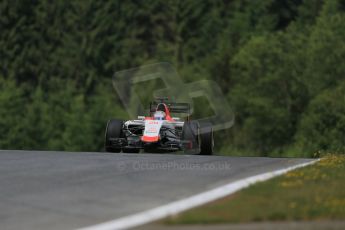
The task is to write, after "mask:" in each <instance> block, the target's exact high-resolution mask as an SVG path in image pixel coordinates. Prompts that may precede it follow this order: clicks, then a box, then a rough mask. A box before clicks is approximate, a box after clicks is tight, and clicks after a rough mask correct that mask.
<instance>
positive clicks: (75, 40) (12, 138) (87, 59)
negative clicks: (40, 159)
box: [0, 0, 345, 155]
mask: <svg viewBox="0 0 345 230" xmlns="http://www.w3.org/2000/svg"><path fill="white" fill-rule="evenodd" d="M344 6H345V3H344V1H343V0H334V1H323V0H317V1H313V2H311V1H307V0H288V1H273V0H262V1H250V0H244V1H243V0H215V1H202V2H198V1H193V0H187V1H182V0H178V1H175V0H168V1H163V0H148V1H145V2H144V1H134V0H133V1H126V2H124V1H102V2H97V1H92V0H88V1H57V2H51V1H48V0H37V1H20V2H19V1H14V2H13V1H9V0H3V1H1V2H0V28H1V33H0V57H1V58H0V83H1V91H0V118H1V119H0V149H9V148H13V149H14V148H15V149H59V150H73V151H97V150H101V149H102V145H103V132H104V126H105V123H106V120H107V119H109V118H111V117H123V118H125V117H126V116H127V115H126V113H125V111H124V109H123V108H122V106H121V103H120V101H119V99H118V98H117V95H116V94H115V91H114V90H113V89H112V85H111V77H112V75H113V73H114V71H118V70H123V69H128V68H131V67H136V66H139V65H143V64H147V63H153V62H156V61H167V62H171V63H173V64H174V65H175V66H176V67H177V68H178V71H179V73H180V74H181V76H182V78H183V79H184V80H185V81H186V82H191V81H196V80H199V79H201V78H207V79H211V80H214V81H216V82H217V83H218V84H219V85H220V86H221V88H222V90H223V92H224V93H225V94H226V95H227V98H228V100H229V102H231V104H232V105H233V107H234V109H235V111H236V117H237V118H236V124H235V126H234V127H233V128H232V129H231V130H226V131H224V132H222V133H218V134H217V146H218V148H219V149H222V146H224V148H223V151H221V152H223V153H226V151H227V150H226V148H228V147H229V145H230V146H231V148H230V149H232V150H231V151H230V152H229V154H231V153H232V152H233V151H234V152H243V153H248V152H251V153H252V154H253V155H282V154H283V153H284V152H285V151H286V150H289V149H290V148H291V146H292V147H293V149H296V148H297V149H299V150H301V151H302V150H303V151H305V152H307V154H303V155H308V154H310V155H311V154H312V152H313V151H316V150H321V149H324V150H327V149H329V148H330V149H332V150H334V149H335V150H339V151H344V147H343V146H344V140H345V139H344V136H343V125H344V124H343V122H342V120H343V117H342V115H341V113H342V112H343V110H342V109H343V107H342V101H341V100H339V98H341V95H342V94H343V93H344V91H343V87H344V86H343V85H344V81H345V79H344V76H345V67H344V65H343V64H342V62H343V60H344V59H345V45H344V44H345V43H344V41H345V27H344V23H343V22H344V21H345V15H344V9H345V7H344ZM154 87H155V85H154V84H153V83H152V84H150V85H148V86H147V89H149V88H154ZM142 97H143V98H144V99H145V100H146V99H147V95H142ZM337 98H338V100H337ZM333 100H335V101H336V102H333ZM327 108H328V110H327ZM199 115H201V114H199ZM196 116H198V114H196ZM326 117H332V119H333V122H331V123H329V120H328V119H326ZM320 127H324V128H320ZM330 130H332V131H331V132H329V131H330Z"/></svg>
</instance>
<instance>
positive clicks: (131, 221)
mask: <svg viewBox="0 0 345 230" xmlns="http://www.w3.org/2000/svg"><path fill="white" fill-rule="evenodd" d="M317 161H319V159H317V160H313V161H310V162H307V163H303V164H298V165H294V166H291V167H287V168H283V169H279V170H275V171H271V172H267V173H262V174H259V175H255V176H251V177H247V178H244V179H241V180H238V181H234V182H231V183H229V184H226V185H223V186H220V187H218V188H215V189H212V190H209V191H206V192H202V193H199V194H197V195H194V196H191V197H188V198H185V199H182V200H178V201H175V202H172V203H169V204H166V205H163V206H160V207H157V208H153V209H150V210H147V211H143V212H139V213H137V214H133V215H129V216H125V217H122V218H118V219H114V220H111V221H107V222H104V223H100V224H96V225H93V226H89V227H85V228H81V229H79V230H118V229H128V228H133V227H137V226H139V225H143V224H146V223H149V222H152V221H156V220H159V219H162V218H165V217H168V216H170V215H174V214H177V213H179V212H183V211H186V210H187V209H191V208H194V207H196V206H200V205H203V204H206V203H208V202H211V201H214V200H217V199H219V198H222V197H225V196H228V195H230V194H233V193H235V192H237V191H239V190H241V189H243V188H246V187H248V186H250V185H252V184H255V183H257V182H261V181H265V180H268V179H271V178H273V177H276V176H280V175H282V174H284V173H287V172H289V171H291V170H294V169H297V168H301V167H305V166H307V165H311V164H314V163H315V162H317Z"/></svg>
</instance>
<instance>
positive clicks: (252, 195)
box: [163, 155, 345, 224]
mask: <svg viewBox="0 0 345 230" xmlns="http://www.w3.org/2000/svg"><path fill="white" fill-rule="evenodd" d="M344 177H345V156H344V155H327V156H325V157H324V158H322V159H321V161H319V162H318V163H316V164H315V165H312V166H308V167H306V168H302V169H298V170H295V171H291V172H289V173H287V174H285V175H283V176H280V177H277V178H274V179H272V180H269V181H266V182H262V183H258V184H256V185H253V186H251V187H249V188H247V189H245V190H243V191H240V192H238V193H236V194H234V195H231V196H229V197H226V198H224V199H221V200H218V201H216V202H213V203H211V204H208V205H205V206H202V207H199V208H195V209H192V210H190V211H187V212H185V213H182V214H180V215H177V216H174V217H170V218H167V219H165V220H163V223H165V224H216V223H239V222H253V221H284V220H324V219H327V220H333V219H345V183H344Z"/></svg>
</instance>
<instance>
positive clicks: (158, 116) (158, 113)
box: [153, 111, 166, 120]
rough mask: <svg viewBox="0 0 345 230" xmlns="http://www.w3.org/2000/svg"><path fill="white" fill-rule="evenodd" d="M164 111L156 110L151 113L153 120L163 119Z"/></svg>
mask: <svg viewBox="0 0 345 230" xmlns="http://www.w3.org/2000/svg"><path fill="white" fill-rule="evenodd" d="M165 116H166V115H165V113H164V112H163V111H156V112H155V113H154V114H153V118H154V119H155V120H165Z"/></svg>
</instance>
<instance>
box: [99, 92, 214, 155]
mask: <svg viewBox="0 0 345 230" xmlns="http://www.w3.org/2000/svg"><path fill="white" fill-rule="evenodd" d="M171 113H173V114H176V113H177V114H178V113H185V114H187V117H186V118H185V119H184V120H183V121H182V119H181V118H178V117H172V116H171ZM213 147H214V141H213V130H212V125H211V124H210V123H199V122H197V121H191V120H190V105H189V104H188V103H172V102H168V100H167V99H166V98H159V99H156V100H155V101H153V102H151V103H150V116H148V117H145V116H138V119H136V120H128V121H123V120H117V119H112V120H109V121H108V123H107V127H106V131H105V150H106V151H107V152H121V150H122V151H123V152H124V153H139V152H140V150H141V149H143V150H144V152H151V153H152V152H154V153H166V152H175V151H184V152H185V153H188V154H201V155H212V154H213Z"/></svg>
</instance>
